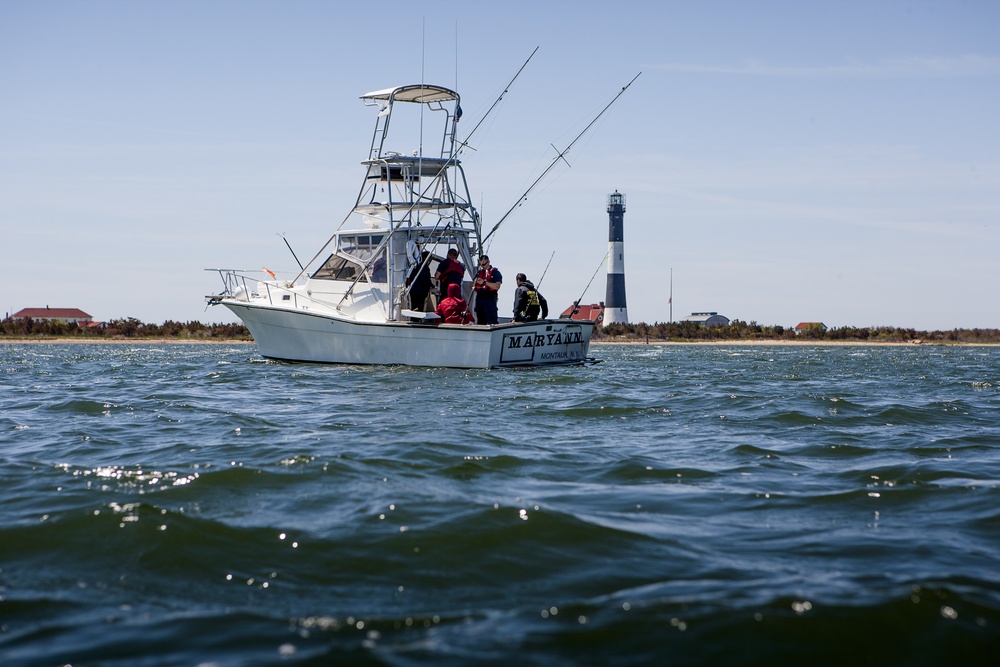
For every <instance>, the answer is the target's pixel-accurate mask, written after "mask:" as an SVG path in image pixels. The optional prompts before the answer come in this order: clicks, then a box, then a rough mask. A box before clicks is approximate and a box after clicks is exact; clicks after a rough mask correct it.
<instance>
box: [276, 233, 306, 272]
mask: <svg viewBox="0 0 1000 667" xmlns="http://www.w3.org/2000/svg"><path fill="white" fill-rule="evenodd" d="M278 236H280V237H281V240H282V241H284V242H285V245H286V246H288V252H290V253H292V257H294V258H295V263H296V264H298V265H299V270H300V271H305V269H306V267H304V266H302V262H300V261H299V256H298V255H296V254H295V251H294V250H292V244H290V243H289V242H288V239H286V238H285V235H284V234H278Z"/></svg>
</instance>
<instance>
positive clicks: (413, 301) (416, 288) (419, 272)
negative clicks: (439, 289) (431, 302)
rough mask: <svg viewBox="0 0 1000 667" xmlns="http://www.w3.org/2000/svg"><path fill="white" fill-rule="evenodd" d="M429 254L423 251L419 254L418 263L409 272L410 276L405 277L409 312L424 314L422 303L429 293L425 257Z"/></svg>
mask: <svg viewBox="0 0 1000 667" xmlns="http://www.w3.org/2000/svg"><path fill="white" fill-rule="evenodd" d="M429 254H430V253H429V252H427V251H426V250H424V251H423V252H422V253H421V254H420V263H419V264H417V265H415V266H414V267H413V269H411V270H410V275H408V276H407V277H406V286H407V287H409V288H410V310H416V311H419V312H424V302H426V301H427V295H428V294H430V291H431V269H430V267H429V266H428V265H427V256H428V255H429Z"/></svg>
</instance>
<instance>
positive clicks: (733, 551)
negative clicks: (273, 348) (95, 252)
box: [0, 344, 1000, 667]
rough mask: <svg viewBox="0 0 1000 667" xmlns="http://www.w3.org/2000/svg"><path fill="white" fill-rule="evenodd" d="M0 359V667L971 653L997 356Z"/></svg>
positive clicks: (998, 629) (995, 449)
mask: <svg viewBox="0 0 1000 667" xmlns="http://www.w3.org/2000/svg"><path fill="white" fill-rule="evenodd" d="M592 353H593V354H594V355H595V356H597V357H599V358H601V359H603V362H602V363H600V364H597V365H595V366H588V367H576V368H557V369H535V370H498V371H469V370H452V369H443V370H428V369H412V368H399V367H384V368H368V367H355V366H322V365H309V364H286V363H276V362H270V361H265V360H263V359H261V358H260V357H259V355H257V353H256V349H255V348H254V347H253V346H251V345H240V344H234V345H185V344H174V345H156V344H73V345H60V344H34V345H19V344H3V345H0V665H5V666H8V667H9V666H21V665H30V666H36V665H43V666H45V665H52V666H55V665H63V664H72V665H75V666H77V667H79V666H84V665H101V666H104V665H109V666H110V665H113V666H119V665H121V666H126V665H127V666H135V665H340V664H362V665H364V664H371V665H472V664H476V665H480V664H482V665H546V666H548V665H791V664H805V665H862V664H870V665H879V666H884V665H987V664H988V665H994V664H998V663H997V660H998V656H1000V348H997V347H916V346H913V347H813V346H808V345H807V346H740V345H719V346H645V345H621V346H617V345H615V346H612V345H594V346H593V347H592Z"/></svg>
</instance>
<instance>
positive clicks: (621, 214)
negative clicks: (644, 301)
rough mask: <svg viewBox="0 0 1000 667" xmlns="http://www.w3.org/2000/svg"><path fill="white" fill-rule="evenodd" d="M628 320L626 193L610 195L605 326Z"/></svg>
mask: <svg viewBox="0 0 1000 667" xmlns="http://www.w3.org/2000/svg"><path fill="white" fill-rule="evenodd" d="M626 322H628V308H626V306H625V195H623V194H621V193H619V192H618V191H617V190H615V192H614V194H610V195H608V293H607V295H606V296H605V297H604V326H607V325H609V324H616V323H626Z"/></svg>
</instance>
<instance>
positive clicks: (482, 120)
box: [458, 46, 541, 152]
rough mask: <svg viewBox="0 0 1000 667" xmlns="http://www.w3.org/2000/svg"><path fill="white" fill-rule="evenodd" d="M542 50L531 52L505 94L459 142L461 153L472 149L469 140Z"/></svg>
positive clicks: (502, 94)
mask: <svg viewBox="0 0 1000 667" xmlns="http://www.w3.org/2000/svg"><path fill="white" fill-rule="evenodd" d="M540 48H541V47H539V46H536V47H535V50H534V51H532V52H531V55H530V56H528V59H527V60H525V61H524V64H523V65H521V69H519V70H517V74H515V75H514V77H513V78H512V79H511V80H510V81H509V82H507V85H506V86H504V88H503V92H502V93H500V96H499V97H497V98H496V100H494V102H493V104H492V105H491V106H490V108H489V109H487V110H486V113H484V114H483V117H482V118H480V119H479V122H478V123H476V126H475V127H474V128H472V131H471V132H469V134H468V135H466V137H465V141H461V142H459V149H458V150H459V152H461V151H462V150H463V149H464V148H466V147H468V148H472V146H469V139H471V138H472V135H474V134H475V133H476V130H478V129H479V126H480V125H482V124H483V123H484V122H485V121H486V119H487V118H489V115H490V114H491V113H493V110H494V109H495V108H496V106H497V105H498V104H500V101H501V100H503V96H504V95H506V94H507V91H509V90H510V87H511V86H512V85H514V82H515V81H517V77H519V76H521V72H523V71H524V68H525V67H527V66H528V63H529V62H531V59H532V58H534V57H535V54H536V53H538V49H540ZM472 150H476V149H475V148H472Z"/></svg>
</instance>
